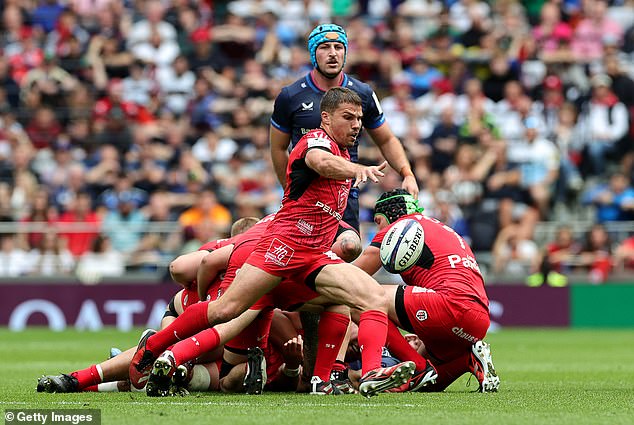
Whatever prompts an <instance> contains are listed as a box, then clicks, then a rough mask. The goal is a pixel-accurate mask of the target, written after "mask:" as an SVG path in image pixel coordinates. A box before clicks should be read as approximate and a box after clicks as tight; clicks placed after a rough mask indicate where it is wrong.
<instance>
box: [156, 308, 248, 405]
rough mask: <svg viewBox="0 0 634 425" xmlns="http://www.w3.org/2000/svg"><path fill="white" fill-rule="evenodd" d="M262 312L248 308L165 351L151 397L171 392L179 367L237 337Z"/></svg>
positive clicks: (159, 359) (157, 368) (158, 365)
mask: <svg viewBox="0 0 634 425" xmlns="http://www.w3.org/2000/svg"><path fill="white" fill-rule="evenodd" d="M259 313H260V311H259V310H247V311H245V312H244V313H243V314H241V315H240V316H238V317H237V318H235V319H233V320H230V321H229V322H227V323H221V324H219V325H216V326H215V327H213V328H209V329H205V330H203V331H201V332H199V333H197V334H196V335H194V336H192V337H190V338H187V339H184V340H182V341H179V342H177V343H176V344H174V346H172V347H171V348H170V349H168V350H165V351H164V352H163V353H162V354H161V355H160V356H158V358H157V359H156V361H155V362H154V364H153V366H152V369H151V371H150V375H149V378H148V383H147V388H146V393H147V395H148V396H151V397H162V396H166V395H168V393H169V391H170V385H171V383H172V376H173V375H174V373H175V372H176V371H177V369H178V367H179V366H181V365H184V364H185V363H186V362H190V361H194V360H195V359H196V358H198V357H199V356H201V355H202V354H204V353H207V352H209V351H211V350H214V349H215V348H217V347H218V346H219V345H222V344H225V343H226V342H227V341H230V340H231V339H232V338H235V337H236V336H237V335H239V334H240V332H242V331H243V330H244V329H245V328H246V327H247V326H249V324H250V323H251V322H253V320H255V318H256V317H257V316H258V315H259Z"/></svg>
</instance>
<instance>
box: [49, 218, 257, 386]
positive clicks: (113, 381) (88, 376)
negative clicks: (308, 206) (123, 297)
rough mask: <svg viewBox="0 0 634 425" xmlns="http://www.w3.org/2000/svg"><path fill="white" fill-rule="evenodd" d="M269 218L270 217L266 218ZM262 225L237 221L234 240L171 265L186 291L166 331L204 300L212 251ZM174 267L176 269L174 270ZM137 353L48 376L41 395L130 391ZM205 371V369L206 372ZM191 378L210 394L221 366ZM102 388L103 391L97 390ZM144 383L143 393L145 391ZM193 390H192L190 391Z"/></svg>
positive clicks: (169, 311)
mask: <svg viewBox="0 0 634 425" xmlns="http://www.w3.org/2000/svg"><path fill="white" fill-rule="evenodd" d="M265 218H266V217H265ZM259 221H263V222H264V223H266V222H267V221H266V220H264V219H263V220H260V219H258V218H257V217H245V218H241V219H239V220H237V221H236V222H235V223H234V224H233V226H232V227H231V235H232V237H231V238H229V239H219V240H215V241H210V242H208V243H206V244H204V245H203V246H201V247H200V248H199V250H198V251H195V252H192V253H188V254H184V255H181V256H180V257H178V258H177V259H175V260H174V261H172V263H171V265H170V271H171V272H172V276H173V277H174V280H175V281H176V282H177V283H179V284H181V285H183V286H184V289H182V290H180V291H178V292H177V293H176V294H175V295H174V296H173V297H172V299H171V300H170V302H169V303H168V305H167V307H166V310H165V314H164V316H163V319H162V321H161V329H163V328H165V327H166V326H167V325H169V324H170V323H171V322H172V321H174V320H175V319H176V318H177V317H178V316H179V315H180V314H182V313H183V311H184V310H186V309H187V308H188V307H189V306H191V305H193V304H195V303H197V302H198V301H199V300H200V298H199V295H198V289H197V285H196V273H197V270H198V266H199V264H200V262H201V259H202V258H204V256H206V255H207V254H209V252H210V251H213V250H217V249H220V248H222V247H223V246H225V245H228V244H231V243H232V242H233V241H234V240H235V238H236V237H237V236H238V235H239V234H241V233H244V232H246V231H247V230H248V229H250V228H251V227H252V226H254V225H255V224H256V223H258V222H259ZM173 266H175V267H174V268H173ZM220 282H221V280H220V279H215V281H213V282H207V285H206V290H205V292H204V296H203V298H205V299H206V297H207V290H209V291H210V292H215V291H217V290H218V288H219V286H220ZM154 332H155V331H154V330H152V329H148V330H147V331H145V332H144V335H143V336H145V335H151V334H152V333H154ZM135 351H136V349H135V347H132V348H130V349H128V350H126V351H124V352H122V353H120V354H119V355H117V356H116V357H113V358H110V359H108V360H106V361H104V362H101V363H97V364H94V365H91V366H89V367H87V368H85V369H81V370H77V371H74V372H72V373H70V374H61V375H45V376H42V377H41V378H39V379H38V384H37V391H38V392H58V393H59V392H78V391H97V390H99V391H127V390H129V389H130V388H131V387H130V384H129V382H128V381H127V379H128V370H129V366H130V361H131V360H132V356H133V355H134V352H135ZM220 354H221V351H219V352H217V353H210V354H209V355H207V356H206V359H214V358H218V357H220ZM201 368H204V369H205V370H204V371H203V370H202V369H201ZM190 372H191V373H190V378H191V377H193V379H194V382H193V384H192V385H193V389H197V390H207V389H218V375H219V365H216V364H215V363H214V362H211V363H208V364H204V365H203V364H197V365H195V367H194V368H193V371H190ZM98 385H99V387H97V386H98ZM144 385H145V383H144V382H142V383H141V385H140V387H141V388H140V389H142V388H143V387H144ZM190 389H191V388H190Z"/></svg>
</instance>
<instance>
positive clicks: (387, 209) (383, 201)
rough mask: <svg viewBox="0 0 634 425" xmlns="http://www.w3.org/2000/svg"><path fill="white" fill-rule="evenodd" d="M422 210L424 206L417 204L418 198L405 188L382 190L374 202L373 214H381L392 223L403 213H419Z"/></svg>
mask: <svg viewBox="0 0 634 425" xmlns="http://www.w3.org/2000/svg"><path fill="white" fill-rule="evenodd" d="M423 210H424V208H423V207H420V206H419V205H418V199H416V198H414V197H413V196H412V195H410V194H409V192H408V191H406V190H405V189H394V190H391V191H389V192H383V193H382V194H381V196H379V199H378V200H377V201H376V204H374V215H375V216H376V215H382V216H383V217H385V218H386V219H387V221H388V223H394V222H395V221H396V220H398V219H399V218H401V217H403V216H404V215H408V214H414V213H421V212H423Z"/></svg>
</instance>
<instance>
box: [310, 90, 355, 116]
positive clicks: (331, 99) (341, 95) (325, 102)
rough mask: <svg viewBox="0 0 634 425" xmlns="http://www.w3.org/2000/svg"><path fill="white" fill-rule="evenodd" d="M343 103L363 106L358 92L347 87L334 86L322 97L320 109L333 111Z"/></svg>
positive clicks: (321, 110)
mask: <svg viewBox="0 0 634 425" xmlns="http://www.w3.org/2000/svg"><path fill="white" fill-rule="evenodd" d="M342 103H349V104H351V105H356V106H363V103H362V101H361V98H360V97H359V95H358V94H357V93H355V92H353V91H352V90H350V89H347V88H345V87H333V88H331V89H330V90H328V91H327V92H326V94H325V95H324V97H323V98H322V99H321V104H320V105H319V111H320V112H324V111H325V112H329V113H333V112H335V111H336V110H337V108H338V107H339V105H341V104H342Z"/></svg>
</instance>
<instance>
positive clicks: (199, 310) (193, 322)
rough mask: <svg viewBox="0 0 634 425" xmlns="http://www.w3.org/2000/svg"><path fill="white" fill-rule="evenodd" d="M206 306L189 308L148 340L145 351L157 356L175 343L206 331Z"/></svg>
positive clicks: (195, 305) (196, 305) (202, 304)
mask: <svg viewBox="0 0 634 425" xmlns="http://www.w3.org/2000/svg"><path fill="white" fill-rule="evenodd" d="M208 304H209V301H205V302H200V303H196V304H194V305H192V306H191V307H189V308H188V309H187V310H185V311H184V312H183V314H181V315H180V316H178V317H177V318H176V320H174V321H173V322H172V323H170V324H169V326H168V327H166V328H165V329H163V330H161V331H160V332H157V333H156V334H154V335H152V336H151V337H150V338H148V340H147V344H146V347H147V349H148V350H150V351H151V352H152V354H154V355H155V356H158V355H159V354H161V353H162V352H163V351H165V350H167V347H169V346H170V345H172V344H174V343H175V342H177V341H180V340H182V339H184V338H188V337H190V336H192V335H195V334H197V333H198V332H200V331H203V330H205V329H207V328H208V327H209V322H208V321H207V305H208Z"/></svg>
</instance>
